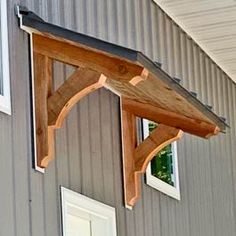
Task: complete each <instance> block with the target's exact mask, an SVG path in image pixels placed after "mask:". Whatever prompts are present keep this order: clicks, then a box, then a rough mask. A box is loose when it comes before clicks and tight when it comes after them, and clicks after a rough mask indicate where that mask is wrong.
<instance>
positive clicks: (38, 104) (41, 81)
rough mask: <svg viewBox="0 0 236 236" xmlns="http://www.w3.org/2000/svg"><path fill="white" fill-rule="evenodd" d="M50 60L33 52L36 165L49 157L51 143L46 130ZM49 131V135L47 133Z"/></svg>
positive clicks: (50, 80) (50, 79) (50, 71)
mask: <svg viewBox="0 0 236 236" xmlns="http://www.w3.org/2000/svg"><path fill="white" fill-rule="evenodd" d="M51 82H52V60H51V59H50V58H48V57H47V56H44V55H41V54H38V53H35V52H34V93H35V135H36V137H35V138H36V147H35V148H36V155H37V158H36V159H37V165H38V166H42V162H43V159H44V160H48V159H51V158H52V156H51V152H50V151H49V150H50V148H51V146H52V145H53V139H52V135H51V133H52V132H53V131H49V130H48V112H47V98H48V96H49V95H50V93H51ZM49 133H50V135H49Z"/></svg>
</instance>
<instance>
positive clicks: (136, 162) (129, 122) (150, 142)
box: [121, 103, 183, 208]
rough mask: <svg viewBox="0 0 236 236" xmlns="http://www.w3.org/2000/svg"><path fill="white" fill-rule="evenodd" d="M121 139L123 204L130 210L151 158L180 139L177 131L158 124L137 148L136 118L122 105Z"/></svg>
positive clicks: (180, 132)
mask: <svg viewBox="0 0 236 236" xmlns="http://www.w3.org/2000/svg"><path fill="white" fill-rule="evenodd" d="M121 106H122V138H123V165H124V168H123V171H124V173H123V174H124V184H125V186H124V189H125V190H124V192H125V203H126V206H127V207H128V208H132V207H133V206H134V204H135V203H136V201H137V200H138V198H139V197H140V194H141V191H140V189H141V188H140V185H141V184H140V178H141V174H142V173H145V171H146V168H147V166H148V164H149V162H150V161H151V160H152V159H153V157H154V156H155V155H156V154H157V153H158V152H159V151H161V150H162V149H163V148H164V147H166V146H167V145H169V144H170V143H172V142H174V141H176V140H178V139H180V138H181V137H182V134H183V132H182V131H181V130H179V129H176V128H173V127H169V126H166V125H162V124H159V125H158V127H157V128H156V129H155V130H154V131H153V132H152V133H151V134H150V135H149V136H148V137H147V138H146V139H145V140H144V141H143V142H142V143H140V144H139V145H138V146H137V138H136V117H135V116H134V115H133V114H132V113H131V112H130V111H127V110H126V109H125V106H123V103H122V105H121Z"/></svg>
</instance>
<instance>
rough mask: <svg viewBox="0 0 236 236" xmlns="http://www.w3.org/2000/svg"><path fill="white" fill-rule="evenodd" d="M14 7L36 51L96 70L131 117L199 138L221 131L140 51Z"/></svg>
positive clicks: (198, 104) (221, 127) (220, 123)
mask: <svg viewBox="0 0 236 236" xmlns="http://www.w3.org/2000/svg"><path fill="white" fill-rule="evenodd" d="M17 11H18V12H17V14H18V16H19V18H20V24H21V28H22V29H25V30H26V31H27V32H28V33H30V34H31V35H33V45H34V46H35V51H36V52H38V53H42V54H44V55H47V56H49V57H51V55H52V54H53V56H54V59H56V60H58V61H62V62H65V61H67V62H69V63H68V64H71V65H75V66H81V67H88V68H91V69H94V70H98V71H100V72H101V73H103V74H104V75H105V76H107V77H108V80H107V82H106V87H108V88H109V89H111V90H112V91H115V92H116V93H117V94H119V95H120V96H121V97H122V98H123V99H124V106H125V107H127V109H130V110H131V111H132V113H134V114H135V115H137V116H140V117H143V118H147V119H150V120H153V121H156V122H159V123H163V124H166V125H169V126H173V127H176V128H180V129H182V130H183V131H185V132H188V133H191V134H194V135H198V136H201V137H205V138H208V137H210V136H211V135H215V134H217V133H218V132H220V131H221V132H222V131H224V130H225V128H226V126H227V124H226V123H225V120H224V119H222V118H220V117H219V116H217V115H216V114H215V113H214V112H212V111H211V109H209V107H208V106H205V105H204V104H203V103H202V102H201V101H199V100H198V99H197V98H196V96H194V95H193V94H192V93H191V92H189V91H188V90H186V89H185V88H184V87H183V86H181V85H180V84H179V83H178V82H177V81H176V79H174V78H172V77H171V76H169V75H168V74H167V73H166V72H165V71H164V70H162V68H161V67H160V65H158V64H157V63H155V62H153V61H152V60H150V59H149V58H148V57H147V56H145V55H144V54H143V53H142V52H139V51H136V50H133V49H129V48H125V47H122V46H119V45H115V44H112V43H109V42H105V41H102V40H100V39H97V38H94V37H91V36H88V35H84V34H81V33H78V32H74V31H71V30H68V29H65V28H62V27H60V26H57V25H54V24H51V23H48V22H45V21H43V20H42V19H41V18H40V17H38V16H37V15H36V14H34V13H33V12H30V11H28V10H27V9H25V8H22V7H18V8H17ZM59 49H60V50H59ZM76 50H77V51H76ZM75 52H76V53H75Z"/></svg>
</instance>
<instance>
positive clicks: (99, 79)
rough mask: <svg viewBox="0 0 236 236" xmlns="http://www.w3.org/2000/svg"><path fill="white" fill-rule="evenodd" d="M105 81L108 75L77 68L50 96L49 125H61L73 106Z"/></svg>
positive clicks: (48, 104)
mask: <svg viewBox="0 0 236 236" xmlns="http://www.w3.org/2000/svg"><path fill="white" fill-rule="evenodd" d="M105 81H106V77H105V76H104V75H102V74H101V73H98V72H96V71H93V70H89V69H84V68H79V69H77V70H76V71H75V72H74V73H73V74H72V75H71V76H70V77H69V78H68V79H67V80H66V81H65V82H64V83H63V84H62V85H61V86H60V87H59V88H58V89H57V91H55V92H54V93H53V94H52V95H51V96H50V97H49V98H48V103H47V106H48V125H49V126H53V127H57V128H59V127H61V125H62V122H63V120H64V119H65V117H66V116H67V114H68V113H69V111H70V110H71V108H72V107H73V106H74V105H75V104H76V103H77V102H78V101H79V100H80V99H81V98H83V97H85V96H86V95H88V94H89V93H91V92H93V91H95V90H97V89H99V88H101V87H102V86H103V85H104V83H105Z"/></svg>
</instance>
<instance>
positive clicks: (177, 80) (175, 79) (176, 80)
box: [173, 77, 181, 84]
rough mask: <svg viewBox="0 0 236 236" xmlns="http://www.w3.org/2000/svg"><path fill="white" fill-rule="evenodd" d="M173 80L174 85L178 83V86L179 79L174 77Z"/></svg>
mask: <svg viewBox="0 0 236 236" xmlns="http://www.w3.org/2000/svg"><path fill="white" fill-rule="evenodd" d="M173 80H174V81H175V82H176V83H178V84H180V82H181V79H179V78H177V77H174V78H173Z"/></svg>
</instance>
